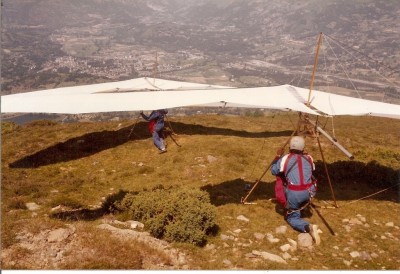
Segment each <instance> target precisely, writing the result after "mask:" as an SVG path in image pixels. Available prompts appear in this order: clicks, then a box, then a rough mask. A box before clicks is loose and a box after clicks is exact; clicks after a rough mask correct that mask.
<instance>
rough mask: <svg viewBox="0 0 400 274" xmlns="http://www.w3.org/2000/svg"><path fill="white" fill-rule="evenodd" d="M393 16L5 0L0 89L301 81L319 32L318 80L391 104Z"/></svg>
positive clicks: (271, 7) (315, 6) (365, 11)
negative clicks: (154, 80) (147, 80)
mask: <svg viewBox="0 0 400 274" xmlns="http://www.w3.org/2000/svg"><path fill="white" fill-rule="evenodd" d="M398 18H400V3H399V2H398V1H383V0H382V1H370V0H368V1H344V0H336V1H316V0H307V1H296V2H295V3H293V1H281V0H273V1H255V0H252V1H240V0H225V1H212V0H198V1H191V0H189V1H188V0H185V1H184V0H173V1H167V0H164V1H162V0H160V1H146V0H141V1H126V0H86V1H61V0H41V1H37V0H24V1H22V0H13V1H7V0H5V1H3V7H2V24H3V26H2V90H1V93H2V94H3V95H4V94H11V93H17V92H25V91H31V90H38V89H45V88H53V87H60V86H70V85H77V84H92V83H96V82H107V81H115V80H124V79H131V78H135V77H144V76H148V77H160V78H164V79H172V80H181V81H192V82H200V83H210V84H223V85H230V86H239V87H243V86H246V87H251V86H270V85H280V84H288V83H290V84H293V85H296V86H301V87H308V86H309V84H310V78H311V71H312V66H313V61H314V54H315V49H316V42H317V38H318V35H319V33H320V32H323V33H324V34H325V36H324V40H323V44H322V48H321V53H320V56H319V67H318V70H317V77H316V79H315V85H314V86H315V87H316V88H320V89H324V88H325V87H327V86H331V87H340V89H338V88H334V89H333V90H331V91H333V92H340V93H342V94H346V95H350V96H356V97H357V96H359V97H360V96H361V97H362V98H365V99H373V100H379V101H385V102H390V103H396V102H397V103H398V101H399V100H398V99H399V97H400V95H399V94H400V91H399V88H398V86H399V83H400V80H399V78H400V77H399V76H400V72H399V71H400V47H399V43H398V41H399V37H400V35H399V30H400V19H398ZM350 79H351V80H350ZM355 88H356V89H357V90H358V94H357V92H352V91H351V90H354V89H355Z"/></svg>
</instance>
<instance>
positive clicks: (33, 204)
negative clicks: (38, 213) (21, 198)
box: [25, 203, 40, 211]
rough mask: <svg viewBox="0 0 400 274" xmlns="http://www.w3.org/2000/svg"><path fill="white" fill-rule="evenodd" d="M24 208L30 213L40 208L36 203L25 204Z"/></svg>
mask: <svg viewBox="0 0 400 274" xmlns="http://www.w3.org/2000/svg"><path fill="white" fill-rule="evenodd" d="M25 206H26V208H27V209H28V210H31V211H34V210H38V209H39V208H40V206H39V205H38V204H36V203H26V204H25Z"/></svg>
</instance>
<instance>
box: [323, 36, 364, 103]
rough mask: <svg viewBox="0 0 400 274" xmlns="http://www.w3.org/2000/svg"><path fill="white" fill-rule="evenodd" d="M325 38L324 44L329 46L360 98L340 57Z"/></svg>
mask: <svg viewBox="0 0 400 274" xmlns="http://www.w3.org/2000/svg"><path fill="white" fill-rule="evenodd" d="M325 40H326V44H327V45H328V46H329V48H330V49H331V51H332V52H333V54H334V55H335V57H336V60H337V61H338V63H339V65H340V66H341V68H342V70H343V72H344V73H345V74H346V77H347V80H349V82H350V83H351V85H352V86H353V89H354V90H355V91H356V92H357V95H358V97H359V98H362V97H361V95H360V93H359V92H358V89H357V87H356V86H355V85H354V83H353V81H351V79H350V76H349V75H348V73H347V71H346V69H345V67H344V66H343V64H342V62H341V61H340V59H339V58H338V56H337V55H336V53H335V51H334V50H333V48H332V47H331V44H330V43H329V41H328V39H325Z"/></svg>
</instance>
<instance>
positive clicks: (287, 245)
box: [279, 244, 291, 252]
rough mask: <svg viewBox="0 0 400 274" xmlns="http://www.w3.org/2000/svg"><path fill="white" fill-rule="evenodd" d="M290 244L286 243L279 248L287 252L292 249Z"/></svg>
mask: <svg viewBox="0 0 400 274" xmlns="http://www.w3.org/2000/svg"><path fill="white" fill-rule="evenodd" d="M290 247H291V246H290V244H284V245H281V246H280V247H279V248H280V249H281V250H282V252H286V251H289V250H290Z"/></svg>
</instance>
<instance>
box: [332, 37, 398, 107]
mask: <svg viewBox="0 0 400 274" xmlns="http://www.w3.org/2000/svg"><path fill="white" fill-rule="evenodd" d="M327 37H329V36H327ZM329 38H330V39H332V41H333V42H335V44H336V45H338V46H339V47H341V48H342V49H343V50H344V51H346V52H347V53H348V54H350V55H351V56H352V57H354V58H356V59H357V60H359V61H361V62H363V63H364V64H365V65H366V66H367V67H368V68H369V69H370V70H371V71H375V72H376V74H377V75H379V76H380V77H382V78H383V79H385V80H386V81H387V82H388V83H390V84H391V85H393V86H395V87H397V88H400V86H398V85H396V84H395V83H394V82H392V81H391V80H390V79H388V78H387V77H385V76H384V75H382V74H381V73H379V72H378V71H377V70H376V69H374V68H372V67H371V66H370V65H369V64H368V63H367V62H364V61H363V60H361V59H360V58H357V57H356V56H354V55H353V54H352V53H351V52H350V51H348V50H347V49H346V47H345V46H343V45H342V44H341V43H339V42H338V41H337V40H335V39H333V38H332V37H329ZM347 48H349V49H352V48H350V47H347ZM352 50H353V51H355V52H357V53H359V54H361V55H362V56H364V57H366V58H368V59H370V60H372V61H374V62H376V63H378V61H376V60H374V59H373V58H371V57H368V56H366V55H365V54H363V53H362V52H360V51H357V50H355V49H352ZM379 65H382V66H383V67H385V68H387V69H389V70H390V71H391V74H393V73H396V72H398V71H396V70H394V69H392V68H391V67H389V66H386V65H383V64H379ZM384 95H386V92H384ZM383 99H384V98H382V100H383Z"/></svg>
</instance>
